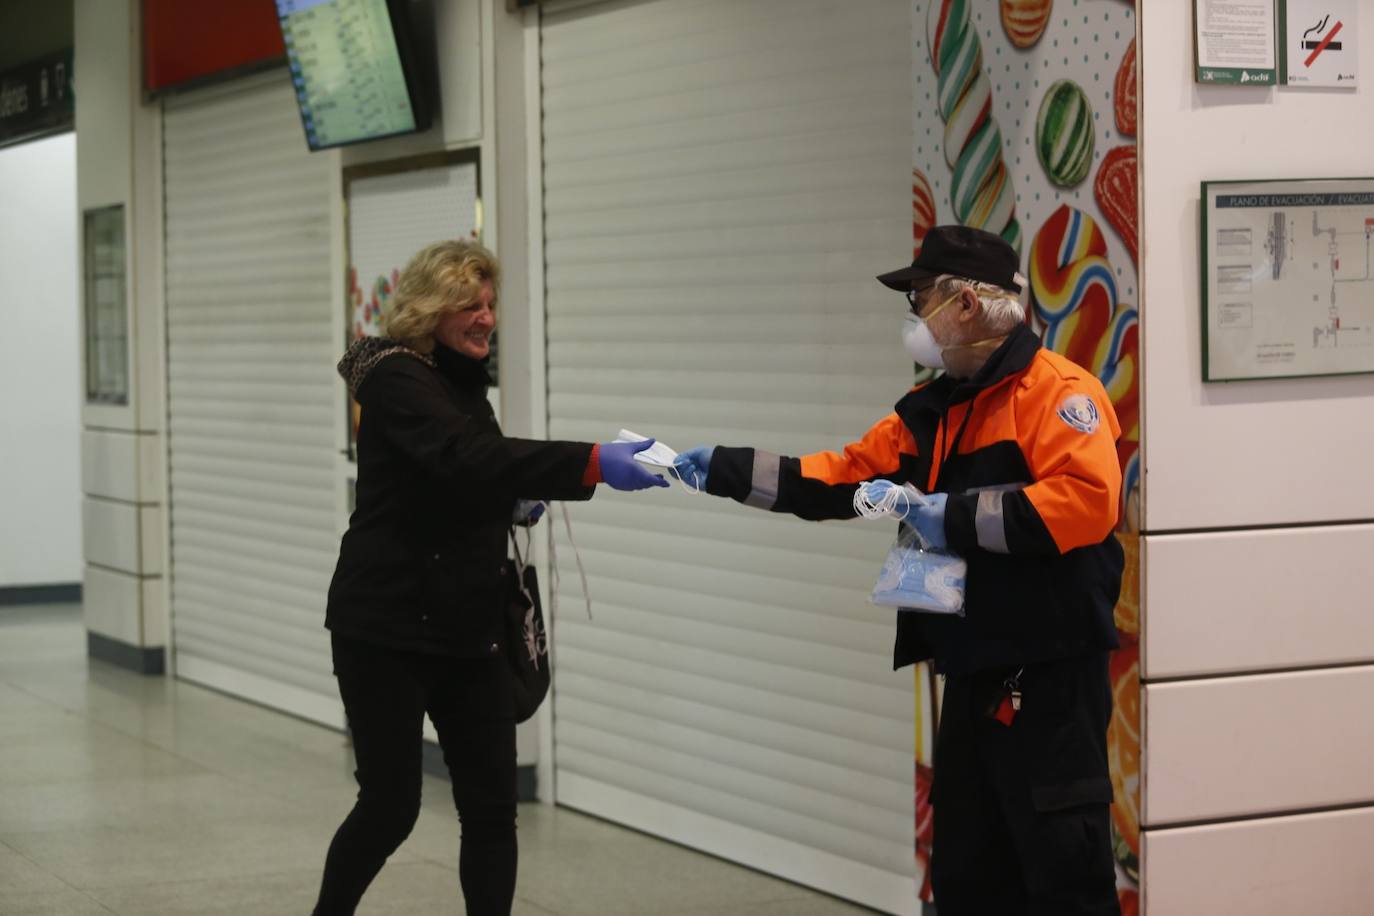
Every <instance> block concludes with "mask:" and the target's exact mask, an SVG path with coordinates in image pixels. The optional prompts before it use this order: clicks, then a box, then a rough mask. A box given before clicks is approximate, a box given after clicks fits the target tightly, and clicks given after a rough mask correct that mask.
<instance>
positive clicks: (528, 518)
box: [511, 499, 544, 528]
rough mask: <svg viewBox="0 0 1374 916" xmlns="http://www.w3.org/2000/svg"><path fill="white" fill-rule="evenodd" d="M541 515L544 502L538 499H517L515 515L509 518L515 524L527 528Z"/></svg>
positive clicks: (542, 514)
mask: <svg viewBox="0 0 1374 916" xmlns="http://www.w3.org/2000/svg"><path fill="white" fill-rule="evenodd" d="M543 517H544V503H542V502H540V501H539V500H537V499H519V500H516V501H515V515H514V517H513V518H512V519H511V521H513V522H514V523H515V524H517V525H522V526H524V527H526V528H529V527H531V526H532V525H534V524H535V523H536V522H538V521H539V520H540V519H541V518H543Z"/></svg>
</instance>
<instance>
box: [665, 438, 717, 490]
mask: <svg viewBox="0 0 1374 916" xmlns="http://www.w3.org/2000/svg"><path fill="white" fill-rule="evenodd" d="M715 450H716V447H715V446H714V445H698V446H697V447H696V448H689V449H687V451H685V452H678V454H677V458H676V459H675V460H674V461H673V470H674V471H676V472H677V476H678V478H679V479H680V480H681V481H682V482H683V483H684V484H686V485H687V486H688V487H690V488H691V489H693V490H705V489H706V475H707V474H708V473H709V472H710V470H711V455H712V453H713V452H715Z"/></svg>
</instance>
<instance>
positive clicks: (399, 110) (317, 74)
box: [277, 0, 416, 150]
mask: <svg viewBox="0 0 1374 916" xmlns="http://www.w3.org/2000/svg"><path fill="white" fill-rule="evenodd" d="M277 15H278V16H279V17H280V18H281V31H282V39H283V40H284V41H285V43H286V56H287V62H288V64H289V65H290V67H291V79H292V81H293V82H294V83H295V88H296V98H297V99H298V100H299V101H300V108H301V120H302V122H303V123H304V125H305V136H306V139H307V140H308V141H309V143H310V148H311V149H312V150H317V149H324V148H326V147H330V146H340V145H343V144H345V143H356V142H358V141H359V140H372V139H376V138H378V137H387V136H391V135H393V134H402V133H408V132H410V131H413V130H415V129H416V113H415V109H414V106H413V104H412V99H411V95H410V92H409V90H408V88H407V86H406V76H405V69H404V67H403V66H402V62H401V52H400V48H399V47H398V45H397V41H396V35H395V33H394V32H393V30H392V27H391V17H390V15H389V14H388V13H387V4H386V0H277Z"/></svg>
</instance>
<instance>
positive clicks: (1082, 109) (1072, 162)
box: [1035, 80, 1093, 188]
mask: <svg viewBox="0 0 1374 916" xmlns="http://www.w3.org/2000/svg"><path fill="white" fill-rule="evenodd" d="M1035 151H1036V153H1037V154H1038V155H1039V156H1040V164H1041V165H1043V166H1044V167H1045V174H1046V175H1048V176H1049V179H1050V181H1052V182H1054V183H1055V184H1057V185H1059V187H1061V188H1070V187H1073V186H1074V185H1076V184H1078V183H1079V182H1080V181H1082V180H1083V179H1084V178H1087V177H1088V168H1089V167H1090V166H1091V165H1092V162H1093V110H1092V106H1091V105H1089V104H1088V97H1087V96H1086V95H1084V94H1083V90H1082V89H1081V88H1080V87H1079V85H1078V84H1077V83H1075V82H1074V81H1073V80H1058V81H1057V82H1055V83H1054V85H1052V86H1050V88H1049V91H1047V92H1046V93H1045V98H1044V99H1043V100H1042V101H1041V102H1040V113H1039V115H1037V116H1036V119H1035Z"/></svg>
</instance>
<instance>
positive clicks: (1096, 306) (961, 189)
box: [912, 0, 1141, 916]
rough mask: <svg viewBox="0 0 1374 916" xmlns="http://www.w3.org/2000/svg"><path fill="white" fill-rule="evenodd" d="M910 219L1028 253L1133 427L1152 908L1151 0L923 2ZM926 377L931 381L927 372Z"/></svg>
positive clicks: (1126, 473) (1116, 750)
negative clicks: (1145, 96)
mask: <svg viewBox="0 0 1374 916" xmlns="http://www.w3.org/2000/svg"><path fill="white" fill-rule="evenodd" d="M912 13H913V17H912V88H913V90H914V105H915V112H914V113H915V134H914V138H913V145H912V152H913V162H912V230H913V240H914V247H915V250H916V251H919V250H920V245H921V242H922V240H923V239H924V237H925V233H926V232H927V231H928V230H929V229H930V227H931V226H934V225H939V224H943V223H962V224H964V225H968V226H976V227H978V228H982V229H986V230H988V231H991V232H996V233H998V234H1000V235H1001V236H1002V237H1003V238H1005V239H1007V241H1009V242H1010V243H1011V244H1012V245H1013V246H1015V247H1016V248H1017V250H1018V251H1020V252H1021V256H1022V266H1023V270H1022V272H1023V273H1024V274H1025V275H1026V276H1027V277H1028V278H1029V279H1030V287H1031V289H1030V297H1029V299H1030V305H1031V309H1030V313H1031V314H1030V315H1029V321H1030V323H1031V326H1032V327H1033V328H1034V329H1035V330H1036V331H1037V332H1038V333H1040V335H1041V337H1042V339H1043V340H1044V343H1045V346H1047V347H1049V348H1050V349H1052V350H1054V351H1055V352H1057V353H1061V354H1063V355H1065V356H1067V357H1068V358H1069V359H1072V360H1073V361H1075V362H1077V363H1079V364H1080V365H1082V366H1084V367H1087V368H1089V369H1091V370H1092V371H1093V372H1094V373H1095V374H1096V375H1097V376H1098V378H1100V379H1101V380H1102V383H1103V385H1104V386H1105V387H1106V389H1107V393H1108V395H1109V396H1110V397H1111V399H1112V404H1113V406H1114V407H1115V409H1116V413H1117V416H1118V417H1119V419H1120V421H1121V427H1122V431H1123V432H1122V437H1121V441H1120V442H1119V444H1118V448H1117V451H1118V455H1119V457H1120V460H1121V467H1122V472H1123V477H1124V480H1125V486H1124V487H1123V494H1122V506H1121V516H1120V518H1121V521H1120V525H1119V527H1118V532H1117V537H1118V539H1119V540H1120V541H1121V544H1122V547H1123V549H1124V550H1125V554H1126V573H1125V578H1124V580H1123V582H1122V591H1121V599H1120V602H1119V604H1118V606H1117V608H1116V625H1117V629H1118V632H1119V634H1120V637H1121V646H1122V647H1121V649H1119V650H1118V651H1117V652H1116V653H1115V654H1114V656H1113V658H1112V661H1111V667H1110V671H1111V677H1112V682H1113V692H1114V699H1115V709H1114V713H1113V719H1112V722H1111V726H1110V728H1109V731H1108V754H1109V758H1110V765H1111V777H1112V784H1113V788H1114V790H1115V797H1116V800H1115V803H1114V804H1113V809H1112V823H1113V836H1112V839H1113V847H1114V851H1115V855H1116V861H1117V877H1118V882H1117V883H1118V889H1119V894H1120V896H1121V902H1122V911H1123V913H1124V914H1126V916H1133V914H1135V913H1136V912H1137V911H1138V907H1139V868H1140V827H1139V820H1138V812H1139V807H1140V805H1139V801H1140V669H1139V648H1138V643H1139V634H1140V622H1139V621H1140V608H1139V598H1140V585H1139V549H1138V542H1137V535H1138V532H1139V527H1140V508H1139V507H1140V484H1141V480H1140V433H1141V430H1140V404H1139V401H1140V367H1139V347H1140V338H1139V317H1140V313H1139V306H1138V302H1139V296H1138V293H1137V273H1136V261H1137V257H1138V242H1137V239H1138V222H1139V220H1138V216H1137V209H1136V208H1137V202H1136V191H1137V180H1138V179H1137V175H1138V172H1137V159H1136V147H1135V135H1136V132H1137V127H1136V125H1137V104H1136V63H1135V61H1136V48H1135V6H1134V4H1133V3H1131V2H1128V0H913V2H912ZM928 374H929V373H928V371H926V370H918V378H920V377H925V376H926V375H928ZM916 694H917V721H916V735H917V741H916V745H917V752H916V758H917V759H916V774H915V775H916V778H915V797H916V849H915V857H916V868H917V877H918V887H919V888H920V891H919V892H920V895H921V898H922V900H924V901H927V902H929V901H930V900H931V899H932V897H931V888H930V881H929V877H928V874H929V864H930V853H931V849H932V848H933V847H934V845H935V844H938V843H939V841H940V838H939V837H938V836H933V835H932V829H931V812H930V807H929V790H930V782H931V779H932V776H933V770H932V769H931V767H932V763H933V761H932V759H931V758H932V751H933V746H934V740H933V737H934V734H935V729H936V727H937V725H936V722H937V717H938V713H939V699H940V697H939V685H938V683H937V681H936V678H934V677H933V676H932V674H931V672H930V671H929V670H928V668H926V667H925V666H920V667H918V670H917V673H916Z"/></svg>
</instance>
